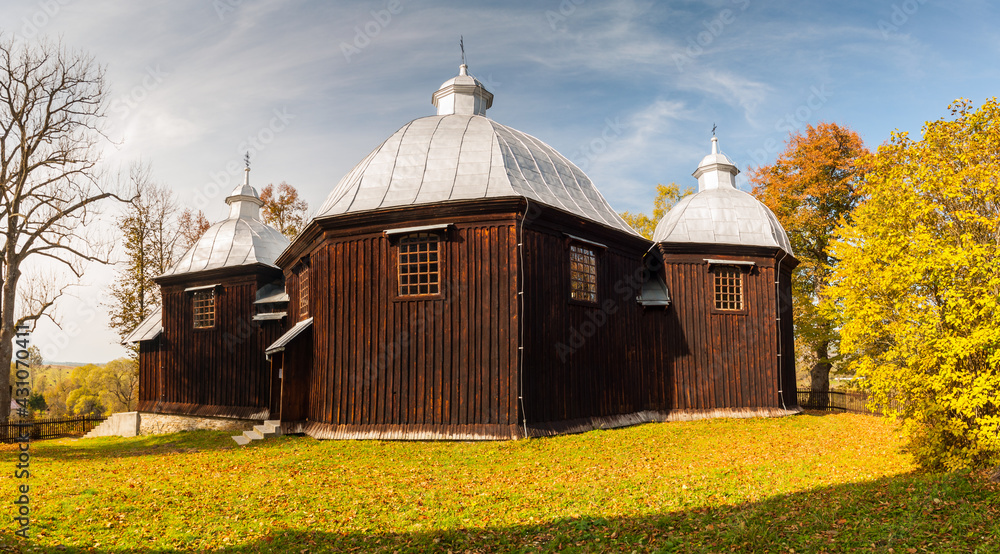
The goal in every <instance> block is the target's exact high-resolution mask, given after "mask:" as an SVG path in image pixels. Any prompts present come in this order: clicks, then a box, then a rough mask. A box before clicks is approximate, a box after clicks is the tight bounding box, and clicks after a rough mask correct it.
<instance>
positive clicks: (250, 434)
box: [243, 429, 264, 441]
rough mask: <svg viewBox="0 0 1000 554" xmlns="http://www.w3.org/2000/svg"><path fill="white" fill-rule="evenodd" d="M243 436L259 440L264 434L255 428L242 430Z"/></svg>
mask: <svg viewBox="0 0 1000 554" xmlns="http://www.w3.org/2000/svg"><path fill="white" fill-rule="evenodd" d="M243 436H244V437H246V438H248V439H250V440H252V441H259V440H260V439H262V438H264V434H263V433H261V432H260V431H257V430H256V429H251V430H249V431H243Z"/></svg>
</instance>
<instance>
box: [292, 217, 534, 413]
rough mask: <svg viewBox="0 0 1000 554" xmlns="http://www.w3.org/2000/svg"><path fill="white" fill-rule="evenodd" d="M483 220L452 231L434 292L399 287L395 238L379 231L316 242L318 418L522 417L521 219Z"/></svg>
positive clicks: (314, 397)
mask: <svg viewBox="0 0 1000 554" xmlns="http://www.w3.org/2000/svg"><path fill="white" fill-rule="evenodd" d="M478 219H479V220H480V221H476V222H474V223H456V224H455V226H454V227H452V228H451V229H450V230H449V231H448V232H447V233H446V235H445V236H444V237H443V240H442V242H441V254H440V255H441V261H440V263H441V267H442V269H443V271H442V273H441V284H442V294H440V295H437V296H435V297H426V298H420V297H398V296H397V291H398V289H397V283H396V263H397V256H398V252H397V242H396V240H390V239H389V238H387V237H385V236H384V235H383V234H382V233H380V232H379V233H375V232H371V233H367V234H358V235H353V236H343V237H330V238H327V239H326V240H325V241H324V243H323V244H322V245H321V246H319V247H318V248H316V249H314V250H312V251H311V252H310V254H309V255H310V263H311V266H312V279H311V281H312V283H311V284H312V286H313V287H322V289H321V290H323V291H324V292H322V293H317V294H315V295H310V296H311V297H312V298H314V299H315V302H316V306H315V309H314V310H313V313H312V314H311V315H312V316H313V325H312V341H313V345H312V348H313V353H314V359H313V368H312V377H311V379H310V387H309V396H308V398H309V410H308V419H309V421H311V422H318V423H324V424H328V425H334V426H339V425H344V426H362V425H371V426H380V425H392V426H409V427H412V428H420V429H433V428H435V427H437V426H447V425H513V424H516V423H517V403H516V395H517V386H516V379H515V377H516V370H517V368H516V361H517V341H516V331H517V291H516V288H515V287H516V280H515V272H516V266H515V265H514V260H515V256H516V252H517V235H516V230H515V226H514V222H515V219H514V216H513V215H507V216H503V217H496V218H494V219H493V220H492V221H490V220H487V221H482V219H483V218H482V217H480V218H478ZM286 279H287V280H288V281H289V282H292V281H294V280H295V279H294V278H292V275H291V274H290V273H289V272H286ZM295 286H296V284H294V283H292V285H291V287H290V290H289V293H290V294H291V296H292V298H297V297H298V294H297V291H296V290H295ZM313 290H314V291H316V290H317V289H315V288H314V289H313Z"/></svg>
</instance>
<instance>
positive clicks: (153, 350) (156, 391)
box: [139, 335, 162, 409]
mask: <svg viewBox="0 0 1000 554" xmlns="http://www.w3.org/2000/svg"><path fill="white" fill-rule="evenodd" d="M161 337H162V335H161V336H160V337H157V338H155V339H153V340H147V341H142V342H140V343H139V406H140V409H144V407H145V406H146V405H147V404H150V403H152V404H155V403H156V401H157V400H159V398H160V382H159V379H160V364H161V363H162V358H161V350H160V341H161Z"/></svg>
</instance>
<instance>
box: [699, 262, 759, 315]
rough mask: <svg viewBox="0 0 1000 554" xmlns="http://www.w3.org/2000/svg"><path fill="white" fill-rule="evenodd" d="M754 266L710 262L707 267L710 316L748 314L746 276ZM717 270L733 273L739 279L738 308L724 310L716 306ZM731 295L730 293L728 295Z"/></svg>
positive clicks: (742, 263) (746, 263)
mask: <svg viewBox="0 0 1000 554" xmlns="http://www.w3.org/2000/svg"><path fill="white" fill-rule="evenodd" d="M706 261H708V260H706ZM754 265H755V264H753V263H752V262H744V261H741V260H711V261H709V267H708V292H709V294H708V295H707V296H708V297H709V302H710V304H709V311H710V313H712V314H723V315H747V313H749V304H750V303H749V301H748V300H749V299H748V295H747V283H748V281H747V278H746V277H747V275H749V273H750V271H752V270H753V267H754ZM719 270H728V271H730V272H732V271H735V275H736V276H738V278H739V291H738V294H739V305H740V307H739V308H736V309H725V308H720V307H719V306H718V297H719V294H720V292H719V289H718V287H719V277H720V276H719V273H718V272H719ZM723 294H726V293H723ZM728 294H732V293H728Z"/></svg>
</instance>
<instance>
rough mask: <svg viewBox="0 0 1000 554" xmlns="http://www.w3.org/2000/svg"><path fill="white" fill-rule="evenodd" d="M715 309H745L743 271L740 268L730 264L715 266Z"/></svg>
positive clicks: (731, 310) (733, 310)
mask: <svg viewBox="0 0 1000 554" xmlns="http://www.w3.org/2000/svg"><path fill="white" fill-rule="evenodd" d="M715 309H716V310H721V311H726V312H735V311H741V310H743V271H741V270H740V268H738V267H735V266H730V265H720V266H717V267H716V268H715Z"/></svg>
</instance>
